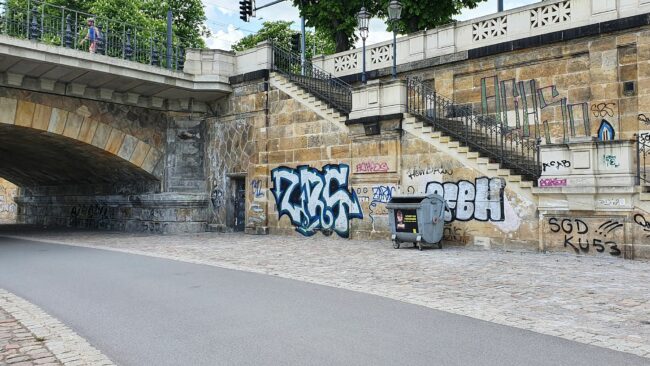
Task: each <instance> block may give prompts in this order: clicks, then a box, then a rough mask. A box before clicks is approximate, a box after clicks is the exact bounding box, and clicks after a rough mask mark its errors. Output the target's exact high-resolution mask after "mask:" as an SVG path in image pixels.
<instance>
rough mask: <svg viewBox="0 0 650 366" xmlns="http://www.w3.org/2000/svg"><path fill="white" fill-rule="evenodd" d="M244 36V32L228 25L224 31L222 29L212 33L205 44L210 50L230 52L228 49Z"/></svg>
mask: <svg viewBox="0 0 650 366" xmlns="http://www.w3.org/2000/svg"><path fill="white" fill-rule="evenodd" d="M244 36H245V34H244V32H242V31H241V30H239V29H237V28H236V27H235V26H234V25H232V24H229V25H228V27H227V28H226V30H225V31H224V30H223V29H219V30H218V31H216V32H214V31H213V32H212V36H210V37H209V38H207V39H206V40H205V43H206V45H207V46H208V48H210V49H220V50H230V47H231V46H232V45H233V44H235V43H237V42H238V41H239V40H240V39H242V38H244Z"/></svg>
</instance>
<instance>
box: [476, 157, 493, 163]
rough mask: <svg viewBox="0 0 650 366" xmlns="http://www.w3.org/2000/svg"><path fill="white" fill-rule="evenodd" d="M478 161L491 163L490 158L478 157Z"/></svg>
mask: <svg viewBox="0 0 650 366" xmlns="http://www.w3.org/2000/svg"><path fill="white" fill-rule="evenodd" d="M476 162H477V163H478V164H489V163H490V159H488V158H478V159H477V160H476Z"/></svg>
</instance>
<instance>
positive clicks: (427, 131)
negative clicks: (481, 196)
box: [269, 72, 534, 201]
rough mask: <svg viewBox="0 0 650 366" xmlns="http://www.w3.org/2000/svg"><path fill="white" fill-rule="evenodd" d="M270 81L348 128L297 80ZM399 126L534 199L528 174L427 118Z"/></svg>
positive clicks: (277, 77) (273, 77)
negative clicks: (473, 147)
mask: <svg viewBox="0 0 650 366" xmlns="http://www.w3.org/2000/svg"><path fill="white" fill-rule="evenodd" d="M269 81H270V84H271V86H272V87H274V88H277V89H279V90H281V91H282V92H283V93H285V94H287V95H289V96H290V97H291V98H293V99H294V100H296V101H298V102H299V103H301V104H303V105H304V106H305V107H307V108H309V109H310V110H312V111H313V112H315V113H316V114H318V115H319V116H320V117H322V118H323V119H325V120H328V121H330V122H333V123H334V124H336V125H338V126H340V128H342V129H344V130H348V127H347V126H346V125H345V121H346V120H347V117H346V116H345V115H343V114H341V112H339V111H338V110H336V109H335V108H332V107H330V106H329V105H328V104H326V103H325V102H324V101H322V100H321V99H319V98H317V97H315V96H314V95H312V94H311V93H310V92H309V91H307V90H305V89H304V88H302V87H301V86H300V85H299V84H298V83H294V82H292V81H290V80H289V79H288V78H287V77H286V76H285V75H283V74H280V73H277V72H272V73H271V75H270V78H269ZM446 122H447V123H454V122H455V121H453V119H446ZM402 128H403V130H404V131H406V132H408V133H410V134H412V135H414V136H417V137H419V138H420V139H422V140H423V141H426V142H427V143H429V144H432V145H434V146H435V147H436V149H438V150H439V151H441V152H445V153H447V154H448V155H449V156H451V157H453V158H454V159H456V160H458V161H459V162H460V163H461V164H463V165H464V166H467V167H470V168H472V169H474V170H476V171H477V172H478V173H479V175H484V176H488V177H502V178H504V179H505V180H506V181H507V182H508V187H509V188H510V189H512V190H513V191H514V192H516V193H517V194H518V195H521V196H524V197H526V198H527V199H529V200H530V201H534V197H533V194H532V188H533V186H534V183H533V180H532V179H531V178H530V177H529V176H526V175H522V174H518V173H517V171H516V170H514V169H511V168H510V167H508V166H507V165H505V164H499V163H496V162H494V161H493V159H491V158H489V157H486V156H484V155H481V154H480V153H479V152H477V151H473V150H471V149H470V147H468V146H462V145H464V144H461V142H460V141H458V140H455V139H453V138H452V137H450V136H446V135H444V134H443V133H441V132H440V131H434V130H433V128H432V127H431V126H430V124H429V123H428V122H427V121H425V120H424V119H422V118H419V117H417V116H414V115H411V114H405V116H404V122H403V126H402ZM473 138H474V139H480V136H478V135H476V136H474V137H473Z"/></svg>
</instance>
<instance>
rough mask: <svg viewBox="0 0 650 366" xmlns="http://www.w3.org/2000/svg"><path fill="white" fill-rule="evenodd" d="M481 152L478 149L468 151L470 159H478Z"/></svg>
mask: <svg viewBox="0 0 650 366" xmlns="http://www.w3.org/2000/svg"><path fill="white" fill-rule="evenodd" d="M478 157H479V154H478V153H477V152H476V151H470V152H468V153H467V158H468V159H478Z"/></svg>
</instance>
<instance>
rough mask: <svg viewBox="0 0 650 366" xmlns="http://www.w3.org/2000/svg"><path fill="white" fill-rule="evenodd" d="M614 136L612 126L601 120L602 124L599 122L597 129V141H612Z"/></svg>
mask: <svg viewBox="0 0 650 366" xmlns="http://www.w3.org/2000/svg"><path fill="white" fill-rule="evenodd" d="M615 136H616V132H614V126H612V124H611V123H609V122H607V120H605V119H604V120H602V122H600V127H598V140H600V141H612V140H614V137H615Z"/></svg>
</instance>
